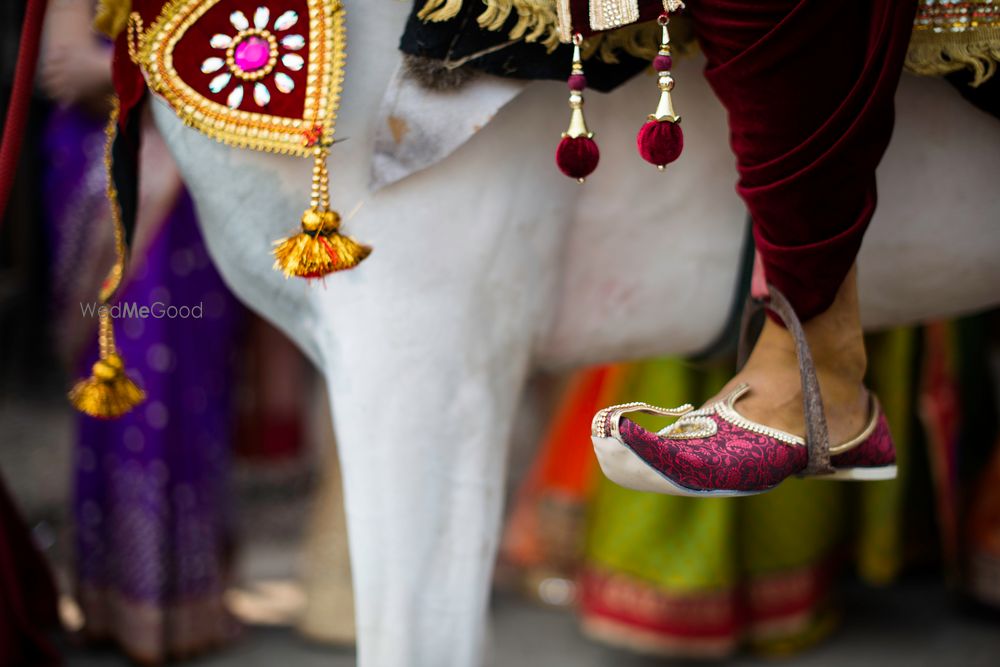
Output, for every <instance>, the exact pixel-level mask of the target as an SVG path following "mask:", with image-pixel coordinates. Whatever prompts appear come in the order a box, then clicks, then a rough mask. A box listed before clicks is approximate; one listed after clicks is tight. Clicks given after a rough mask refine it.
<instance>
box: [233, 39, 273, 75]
mask: <svg viewBox="0 0 1000 667" xmlns="http://www.w3.org/2000/svg"><path fill="white" fill-rule="evenodd" d="M270 59H271V44H270V43H269V42H268V41H267V40H266V39H263V38H262V37H257V36H256V35H251V36H250V37H247V38H246V39H244V40H241V41H240V43H239V44H237V45H236V49H235V50H234V51H233V60H234V61H236V66H237V67H239V68H240V69H241V70H243V71H244V72H255V71H257V70H259V69H261V68H262V67H264V66H265V65H267V62H268V61H269V60H270Z"/></svg>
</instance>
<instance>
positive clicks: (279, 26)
mask: <svg viewBox="0 0 1000 667" xmlns="http://www.w3.org/2000/svg"><path fill="white" fill-rule="evenodd" d="M298 20H299V15H298V14H296V13H295V12H293V11H292V10H290V9H289V10H288V11H287V12H285V13H284V14H282V15H281V16H279V17H278V18H276V19H275V20H274V29H275V30H288V29H289V28H291V27H292V26H293V25H295V24H296V23H298Z"/></svg>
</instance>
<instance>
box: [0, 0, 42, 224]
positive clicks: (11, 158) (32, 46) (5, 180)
mask: <svg viewBox="0 0 1000 667" xmlns="http://www.w3.org/2000/svg"><path fill="white" fill-rule="evenodd" d="M46 2H47V0H28V4H27V6H26V8H25V11H24V25H23V26H22V28H21V45H20V47H19V48H18V52H17V69H16V70H14V85H13V86H12V87H11V91H10V104H8V105H7V122H5V123H4V126H3V143H0V221H2V220H3V214H4V212H5V211H6V210H7V200H8V199H9V198H10V190H11V187H13V185H14V174H15V173H16V172H17V162H18V157H20V154H21V143H22V142H23V140H24V127H25V124H26V123H27V121H28V105H29V103H30V102H31V89H32V87H33V86H34V83H35V66H36V65H37V64H38V45H39V43H40V42H41V35H42V19H43V18H44V17H45V5H46Z"/></svg>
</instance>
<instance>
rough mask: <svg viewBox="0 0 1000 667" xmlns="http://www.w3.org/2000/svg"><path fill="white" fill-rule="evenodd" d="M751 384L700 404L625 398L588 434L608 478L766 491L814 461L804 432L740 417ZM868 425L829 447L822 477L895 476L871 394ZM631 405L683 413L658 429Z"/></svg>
mask: <svg viewBox="0 0 1000 667" xmlns="http://www.w3.org/2000/svg"><path fill="white" fill-rule="evenodd" d="M749 391H750V387H749V386H747V385H745V384H744V385H740V386H739V387H737V388H736V389H735V390H734V391H733V392H732V393H730V394H729V396H727V397H726V398H724V399H723V400H721V401H718V402H716V403H712V404H711V405H708V406H705V407H704V408H701V409H700V410H693V409H692V408H691V406H683V407H681V408H677V409H663V408H657V407H655V406H652V405H648V404H645V403H627V404H625V405H618V406H614V407H610V408H605V409H604V410H601V411H600V412H598V413H597V415H596V416H595V417H594V423H593V427H592V433H591V437H592V439H593V442H594V450H595V451H596V452H597V458H598V460H599V461H600V464H601V469H602V470H603V471H604V474H605V475H607V477H608V479H610V480H611V481H613V482H615V483H616V484H619V485H620V486H624V487H627V488H630V489H636V490H637V491H653V492H655V493H665V494H669V495H675V496H748V495H754V494H757V493H763V492H764V491H769V490H770V489H773V488H774V487H775V486H777V485H778V484H780V483H781V482H782V481H784V480H785V479H787V478H788V477H791V476H792V475H802V474H804V473H805V472H806V468H807V466H808V463H809V452H808V449H807V447H806V441H805V439H804V438H800V437H799V436H796V435H792V434H791V433H786V432H784V431H779V430H777V429H773V428H769V427H767V426H764V425H762V424H757V423H755V422H752V421H750V420H749V419H746V418H745V417H743V416H742V415H741V414H740V413H739V411H738V410H737V409H736V402H737V401H738V400H739V399H740V398H742V397H744V396H746V394H747V393H748V392H749ZM870 403H871V408H870V410H871V412H870V418H869V421H868V425H867V426H866V427H865V428H864V430H862V432H861V433H859V434H858V435H857V436H856V437H854V438H852V439H851V440H849V441H848V442H845V443H842V444H840V445H836V446H833V447H830V455H831V458H830V463H831V465H832V468H833V471H832V472H829V473H827V474H826V475H823V477H822V478H823V479H839V480H879V479H893V478H894V477H895V476H896V454H895V450H894V448H893V445H892V437H891V436H890V434H889V425H888V423H887V422H886V419H885V415H884V414H883V413H882V410H881V409H880V408H879V405H878V400H877V399H876V398H875V397H874V396H872V397H871V401H870ZM630 412H645V413H647V414H657V415H666V416H680V419H678V420H677V421H676V422H674V423H673V424H671V425H670V426H668V427H666V428H665V429H663V430H662V431H660V432H659V433H652V432H650V431H647V430H645V429H644V428H642V427H641V426H638V425H637V424H635V423H634V422H632V421H630V420H628V419H625V418H624V415H626V414H628V413H630Z"/></svg>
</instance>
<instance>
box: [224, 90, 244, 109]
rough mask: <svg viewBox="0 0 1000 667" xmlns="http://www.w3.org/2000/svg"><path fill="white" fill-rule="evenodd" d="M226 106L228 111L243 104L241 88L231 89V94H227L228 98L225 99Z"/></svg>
mask: <svg viewBox="0 0 1000 667" xmlns="http://www.w3.org/2000/svg"><path fill="white" fill-rule="evenodd" d="M226 104H228V105H229V108H230V109H235V108H237V107H238V106H239V105H241V104H243V86H236V87H235V88H233V92H231V93H229V97H227V98H226Z"/></svg>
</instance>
